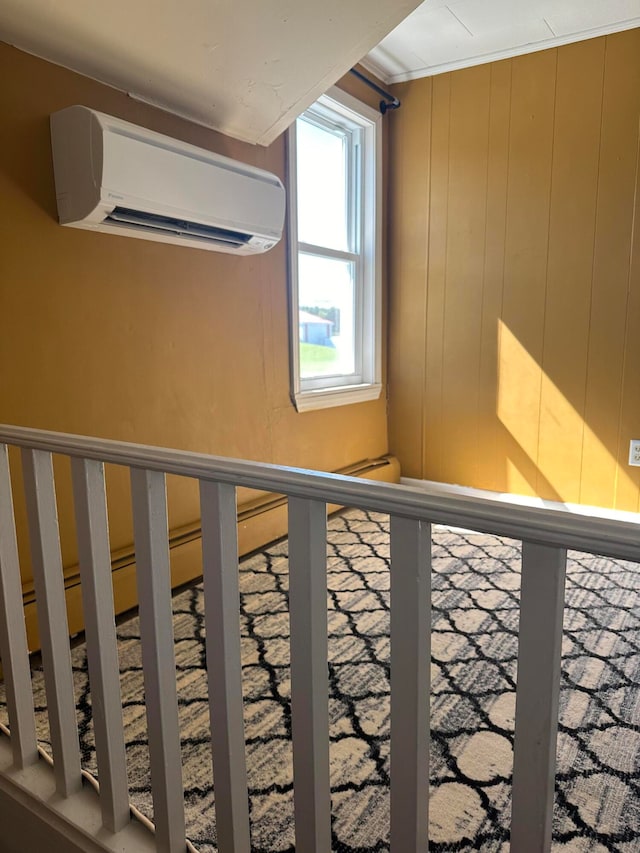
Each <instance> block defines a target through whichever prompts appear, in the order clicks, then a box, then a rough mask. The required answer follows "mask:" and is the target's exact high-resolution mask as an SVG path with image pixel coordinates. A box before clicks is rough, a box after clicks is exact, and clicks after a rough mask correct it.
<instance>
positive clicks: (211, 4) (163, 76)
mask: <svg viewBox="0 0 640 853" xmlns="http://www.w3.org/2000/svg"><path fill="white" fill-rule="evenodd" d="M416 7H418V8H417V9H416ZM414 9H415V11H413V10H414ZM411 12H413V14H410V13H411ZM407 15H409V17H408V18H406V16H407ZM404 18H406V20H404V21H403V19H404ZM402 21H403V22H402ZM401 22H402V23H401ZM398 24H399V26H398ZM637 26H640V0H427V2H425V3H422V5H419V0H109V2H104V0H0V40H2V41H6V42H8V43H9V44H13V45H15V46H16V47H18V48H20V49H22V50H26V51H28V52H30V53H34V54H36V55H37V56H40V57H42V58H44V59H47V60H49V61H51V62H55V63H57V64H58V65H63V66H65V67H67V68H71V69H73V70H74V71H78V72H80V73H81V74H85V75H86V76H88V77H93V78H95V79H97V80H100V81H102V82H104V83H108V84H109V85H111V86H114V87H116V88H118V89H121V90H123V91H125V92H128V93H129V94H131V95H132V97H135V98H138V99H140V100H143V101H147V102H149V103H152V104H155V105H156V106H159V107H161V108H163V109H166V110H168V111H170V112H172V113H175V114H177V115H182V116H184V117H185V118H188V119H190V120H191V121H195V122H198V123H199V124H203V125H205V126H206V127H211V128H214V129H216V130H220V131H221V132H222V133H226V134H228V135H229V136H233V137H236V138H238V139H243V140H246V141H249V142H254V143H260V144H262V145H268V144H269V143H270V142H272V141H273V140H274V139H275V138H276V137H277V136H278V135H279V134H280V133H282V131H283V130H285V129H286V128H287V127H288V125H289V124H290V123H291V122H292V121H293V120H294V119H295V117H296V116H297V115H299V114H300V113H301V112H302V111H303V110H305V109H306V107H307V106H309V104H311V103H313V101H315V100H316V98H318V97H319V95H320V94H322V92H324V91H326V90H327V89H328V88H329V87H330V86H331V85H332V84H333V83H335V82H336V81H337V80H338V79H339V78H340V77H341V76H342V75H343V74H344V73H345V72H346V71H347V70H348V69H349V68H350V67H351V66H353V65H355V64H356V63H357V62H358V61H359V60H361V59H362V57H365V59H364V60H363V65H365V66H366V67H367V68H369V69H370V70H371V71H373V72H374V73H376V74H377V75H378V76H379V77H380V78H381V79H383V80H384V81H385V82H386V83H392V82H399V81H401V80H408V79H412V78H415V77H423V76H426V75H431V74H437V73H439V72H441V71H449V70H451V69H453V68H460V67H463V66H467V65H476V64H478V63H481V62H488V61H491V60H493V59H500V58H503V57H505V56H513V55H515V54H518V53H527V52H529V51H532V50H541V49H542V48H545V47H550V46H552V45H556V44H564V43H566V42H570V41H578V40H580V39H584V38H591V37H593V36H596V35H601V34H603V33H608V32H614V31H617V30H623V29H628V28H631V27H637ZM394 27H397V28H396V29H393V28H394ZM392 30H393V32H392ZM385 36H386V38H384V37H385ZM381 39H382V41H381ZM375 45H377V47H375ZM368 51H369V53H367V52H368ZM365 55H366V56H365ZM2 85H11V84H10V81H3V83H2ZM89 106H91V105H89Z"/></svg>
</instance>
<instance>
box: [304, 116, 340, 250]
mask: <svg viewBox="0 0 640 853" xmlns="http://www.w3.org/2000/svg"><path fill="white" fill-rule="evenodd" d="M296 131H297V152H298V154H297V160H298V239H299V240H301V241H302V242H303V243H313V244H314V245H316V246H328V247H330V248H332V249H340V250H342V251H349V232H348V225H347V142H348V136H347V134H346V133H345V132H340V131H336V132H334V131H333V130H329V129H328V128H324V127H319V126H318V125H316V124H312V123H311V122H309V121H306V120H305V119H298V121H297V123H296Z"/></svg>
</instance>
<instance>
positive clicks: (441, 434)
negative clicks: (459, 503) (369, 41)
mask: <svg viewBox="0 0 640 853" xmlns="http://www.w3.org/2000/svg"><path fill="white" fill-rule="evenodd" d="M397 94H398V96H399V97H400V98H401V100H402V102H403V106H402V108H401V109H400V110H398V112H397V114H395V115H394V116H392V121H393V124H392V134H391V145H392V147H391V163H392V179H391V198H390V209H391V214H390V254H391V280H390V293H391V306H390V364H389V388H390V445H391V447H390V449H391V451H392V452H393V453H395V454H396V455H397V456H398V457H399V458H400V462H401V465H402V470H403V474H405V475H407V476H412V477H418V478H425V479H431V480H438V481H441V482H448V483H457V484H462V485H467V486H474V487H478V488H486V489H494V490H498V491H505V492H512V493H519V494H527V495H538V496H541V497H544V498H550V499H555V500H562V501H570V502H580V503H586V504H594V505H599V506H603V507H616V508H619V509H625V510H631V511H637V510H638V509H639V494H640V469H638V468H630V467H629V466H628V464H627V458H628V449H629V440H630V439H631V438H640V372H639V371H640V186H639V182H638V155H639V117H640V30H637V29H636V30H632V31H628V32H624V33H619V34H616V35H612V36H607V37H606V38H599V39H593V40H590V41H585V42H580V43H578V44H574V45H568V46H565V47H561V48H559V49H554V50H549V51H544V52H540V53H534V54H530V55H528V56H522V57H518V58H516V59H512V60H506V61H502V62H497V63H493V64H489V65H482V66H477V67H475V68H470V69H466V70H462V71H456V72H453V73H450V74H444V75H440V76H438V77H433V78H426V79H422V80H418V81H413V82H410V83H406V84H403V85H401V86H398V87H397Z"/></svg>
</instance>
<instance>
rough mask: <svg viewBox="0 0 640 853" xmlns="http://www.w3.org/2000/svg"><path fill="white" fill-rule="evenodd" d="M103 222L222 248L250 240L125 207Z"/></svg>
mask: <svg viewBox="0 0 640 853" xmlns="http://www.w3.org/2000/svg"><path fill="white" fill-rule="evenodd" d="M105 222H117V223H118V224H119V225H130V226H132V227H134V228H143V229H144V230H145V231H158V232H165V233H168V234H177V235H178V236H180V237H199V238H200V239H204V240H212V241H213V242H214V243H219V244H221V245H224V246H242V245H243V244H245V243H248V242H249V240H250V239H251V236H250V235H249V234H242V233H240V232H239V231H229V230H227V229H225V228H215V227H214V226H212V225H199V224H198V223H196V222H185V221H184V220H183V219H174V218H173V217H171V216H158V215H157V214H155V213H141V212H140V211H139V210H129V209H128V208H126V207H115V208H114V209H113V210H112V211H111V213H110V214H109V215H108V216H107V217H106V218H105Z"/></svg>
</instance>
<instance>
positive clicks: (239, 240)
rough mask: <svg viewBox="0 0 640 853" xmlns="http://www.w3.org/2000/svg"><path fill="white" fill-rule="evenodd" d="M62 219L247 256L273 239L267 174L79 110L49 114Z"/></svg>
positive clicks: (278, 217)
mask: <svg viewBox="0 0 640 853" xmlns="http://www.w3.org/2000/svg"><path fill="white" fill-rule="evenodd" d="M51 143H52V148H53V168H54V173H55V182H56V196H57V200H58V215H59V219H60V223H61V224H62V225H71V226H72V227H74V228H88V229H91V230H92V231H105V232H108V233H111V234H122V235H125V236H127V237H142V238H143V239H145V240H159V241H162V242H164V243H178V244H179V245H181V246H192V247H194V248H198V249H210V250H213V251H216V252H231V253H233V254H236V255H251V254H254V253H256V252H266V251H267V249H271V248H272V247H273V246H275V245H276V243H277V242H278V241H279V240H280V238H281V237H282V226H283V221H284V208H285V192H284V188H283V186H282V183H281V181H280V179H279V178H277V177H276V176H275V175H272V174H270V173H269V172H265V171H263V170H262V169H256V168H254V167H253V166H247V165H245V164H244V163H238V162H236V161H235V160H231V159H229V158H228V157H222V156H220V155H218V154H212V153H211V152H210V151H206V150H204V149H202V148H196V146H195V145H188V144H187V143H185V142H179V141H178V140H176V139H171V138H170V137H168V136H164V135H163V134H161V133H154V132H153V131H151V130H145V129H144V128H142V127H137V126H136V125H134V124H130V123H129V122H127V121H122V120H121V119H118V118H113V117H112V116H108V115H104V114H103V113H98V112H95V111H94V110H90V109H88V108H87V107H80V106H74V107H68V108H67V109H64V110H61V111H60V112H57V113H54V114H53V115H52V116H51Z"/></svg>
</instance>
